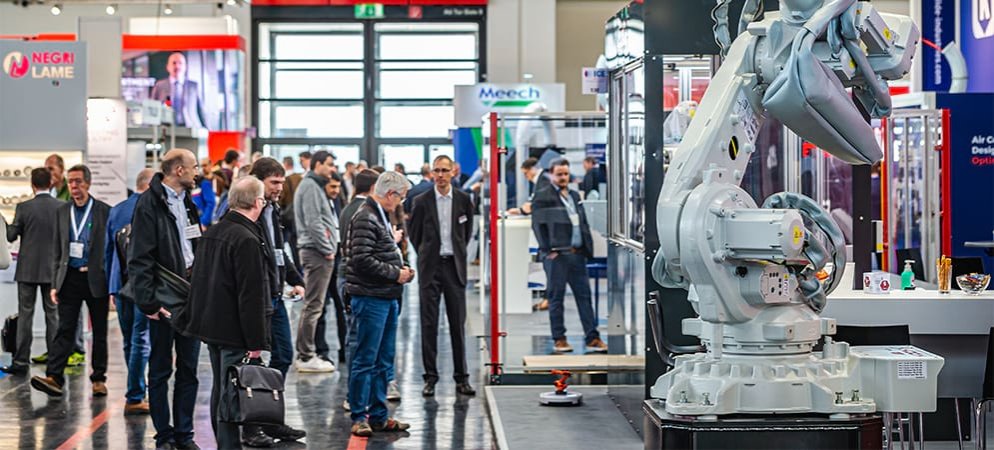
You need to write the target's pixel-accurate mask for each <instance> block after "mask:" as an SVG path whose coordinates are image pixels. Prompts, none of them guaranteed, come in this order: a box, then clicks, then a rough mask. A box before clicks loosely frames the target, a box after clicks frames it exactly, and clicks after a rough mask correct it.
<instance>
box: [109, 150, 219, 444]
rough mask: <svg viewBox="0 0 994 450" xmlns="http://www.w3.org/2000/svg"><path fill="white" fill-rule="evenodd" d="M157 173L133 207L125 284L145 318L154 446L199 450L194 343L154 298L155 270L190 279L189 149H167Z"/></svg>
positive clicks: (195, 229) (194, 223)
mask: <svg viewBox="0 0 994 450" xmlns="http://www.w3.org/2000/svg"><path fill="white" fill-rule="evenodd" d="M160 169H161V173H157V174H155V176H154V177H152V181H151V182H150V183H149V187H148V190H147V191H145V193H143V194H142V195H141V197H139V198H138V204H137V205H135V215H134V218H133V219H132V225H131V244H130V245H131V247H130V249H129V250H128V285H130V286H131V288H132V289H133V292H134V294H133V295H134V298H133V300H134V302H135V305H137V306H138V308H139V309H141V311H142V313H144V314H145V315H146V316H147V317H148V318H149V319H151V320H150V321H149V340H150V343H151V351H150V353H149V359H148V369H149V370H148V372H149V374H148V406H149V411H150V413H151V415H152V424H153V425H154V426H155V431H156V433H155V446H156V448H164V449H181V450H186V449H199V448H200V447H198V446H197V444H196V443H195V442H193V407H194V405H195V404H196V402H197V387H198V386H199V382H198V381H197V360H198V359H199V358H200V341H199V340H197V339H196V338H191V337H187V336H183V335H181V334H179V333H176V332H174V330H173V328H172V327H171V326H170V324H169V322H168V321H169V319H170V318H171V317H172V312H170V311H168V310H167V309H166V308H164V307H163V306H162V303H161V302H160V300H159V299H157V298H156V296H155V291H156V288H155V287H156V285H158V284H159V283H160V281H159V280H158V277H159V270H161V269H165V270H168V271H170V272H172V273H173V274H176V275H178V276H181V277H183V278H186V279H187V280H189V279H190V274H191V271H192V268H193V260H194V252H195V251H196V247H197V244H198V242H199V241H200V237H201V232H202V229H201V227H200V214H199V213H198V212H197V207H196V206H195V205H194V204H193V200H192V199H191V197H190V193H189V191H191V190H192V189H193V188H195V187H196V181H195V180H196V176H197V172H198V168H197V159H196V158H195V157H194V155H193V152H191V151H190V150H187V149H181V148H178V149H173V150H170V151H168V152H166V154H165V155H164V156H163V157H162V165H161V167H160ZM123 290H127V289H123ZM119 295H120V293H119ZM174 351H175V367H176V370H175V374H176V379H175V382H174V383H173V384H174V386H173V404H172V407H170V404H169V379H170V378H172V376H173V373H174V372H173V361H174ZM170 416H172V417H171V418H170Z"/></svg>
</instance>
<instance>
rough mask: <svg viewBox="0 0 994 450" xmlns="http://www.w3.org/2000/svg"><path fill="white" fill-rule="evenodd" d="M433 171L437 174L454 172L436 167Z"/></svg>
mask: <svg viewBox="0 0 994 450" xmlns="http://www.w3.org/2000/svg"><path fill="white" fill-rule="evenodd" d="M431 171H432V172H435V173H449V172H452V169H446V168H444V167H436V168H434V169H432V170H431Z"/></svg>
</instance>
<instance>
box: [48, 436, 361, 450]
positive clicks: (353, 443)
mask: <svg viewBox="0 0 994 450" xmlns="http://www.w3.org/2000/svg"><path fill="white" fill-rule="evenodd" d="M368 443H369V438H367V437H359V436H352V437H350V438H349V446H348V448H346V449H345V450H366V444H368ZM59 450H61V449H59Z"/></svg>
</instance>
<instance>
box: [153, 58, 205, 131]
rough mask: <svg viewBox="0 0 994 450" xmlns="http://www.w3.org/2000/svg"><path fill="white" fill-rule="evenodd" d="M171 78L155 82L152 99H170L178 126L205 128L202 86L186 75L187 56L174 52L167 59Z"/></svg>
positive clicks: (174, 119) (161, 100)
mask: <svg viewBox="0 0 994 450" xmlns="http://www.w3.org/2000/svg"><path fill="white" fill-rule="evenodd" d="M166 72H167V73H169V78H165V79H162V80H159V81H156V82H155V86H154V87H152V99H154V100H158V101H160V102H165V101H169V102H170V104H171V105H172V107H173V122H174V123H175V124H176V125H177V126H181V127H189V128H204V108H203V105H202V104H201V102H200V86H199V85H198V84H197V82H196V81H192V80H190V79H188V78H187V76H186V56H185V55H183V54H182V53H180V52H173V53H172V54H170V55H169V59H168V60H166Z"/></svg>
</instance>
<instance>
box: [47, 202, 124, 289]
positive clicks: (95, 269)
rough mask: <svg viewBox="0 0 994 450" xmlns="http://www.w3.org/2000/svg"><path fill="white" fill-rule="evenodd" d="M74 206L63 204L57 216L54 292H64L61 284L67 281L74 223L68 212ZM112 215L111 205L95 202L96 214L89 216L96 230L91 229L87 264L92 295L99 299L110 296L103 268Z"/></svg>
mask: <svg viewBox="0 0 994 450" xmlns="http://www.w3.org/2000/svg"><path fill="white" fill-rule="evenodd" d="M71 208H72V202H71V201H70V202H64V203H62V204H61V205H59V209H58V210H57V212H56V214H55V230H56V233H55V235H56V239H55V249H54V253H55V255H54V257H53V259H52V261H54V262H55V263H54V265H53V273H52V288H53V289H58V290H59V291H61V290H62V283H63V282H64V281H65V279H66V272H67V271H68V270H69V223H70V222H71V221H72V219H71V218H70V217H71V216H70V215H69V210H70V209H71ZM109 214H110V205H108V204H106V203H104V202H102V201H100V200H97V199H93V210H92V211H91V212H90V215H91V217H92V218H93V228H91V229H90V242H89V244H90V248H88V249H87V250H88V251H89V255H90V256H89V259H88V260H87V262H86V269H87V279H88V280H89V282H90V294H92V295H93V296H94V297H96V298H100V297H106V296H107V270H106V269H105V268H104V253H105V250H106V248H105V245H106V241H107V216H108V215H109Z"/></svg>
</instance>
